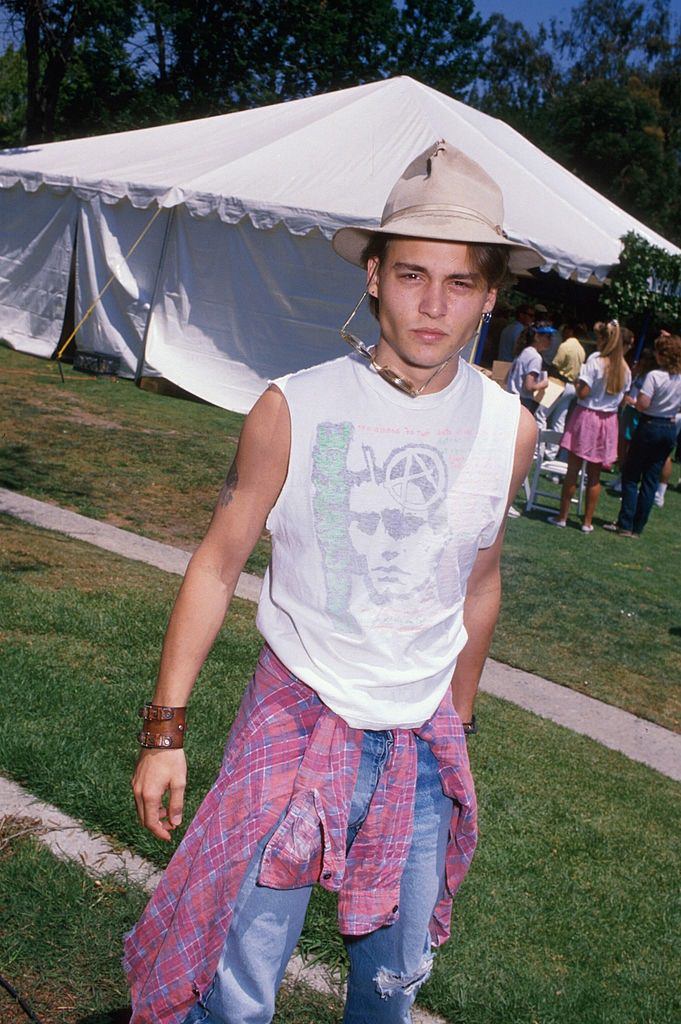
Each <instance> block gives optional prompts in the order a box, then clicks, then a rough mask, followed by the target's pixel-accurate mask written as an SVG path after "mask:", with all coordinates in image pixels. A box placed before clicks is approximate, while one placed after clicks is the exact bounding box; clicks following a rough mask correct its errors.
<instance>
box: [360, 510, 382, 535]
mask: <svg viewBox="0 0 681 1024" xmlns="http://www.w3.org/2000/svg"><path fill="white" fill-rule="evenodd" d="M380 520H381V517H380V516H379V514H378V512H357V513H355V522H356V523H357V525H358V527H359V528H360V530H361V531H362V533H366V534H369V536H373V534H374V533H376V529H377V527H378V524H379V522H380Z"/></svg>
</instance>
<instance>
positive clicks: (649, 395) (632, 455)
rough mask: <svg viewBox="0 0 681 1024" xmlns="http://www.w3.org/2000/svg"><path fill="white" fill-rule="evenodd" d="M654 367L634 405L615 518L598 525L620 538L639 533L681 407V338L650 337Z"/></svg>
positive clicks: (674, 439) (670, 442)
mask: <svg viewBox="0 0 681 1024" xmlns="http://www.w3.org/2000/svg"><path fill="white" fill-rule="evenodd" d="M655 358H656V360H657V364H658V369H656V370H651V371H650V373H648V374H647V375H646V378H645V380H644V381H643V384H642V385H641V390H640V391H639V394H638V398H637V399H636V408H637V410H638V412H639V422H638V426H637V428H636V433H635V434H634V436H633V437H632V439H631V444H630V446H629V451H628V453H627V458H626V462H625V463H624V465H623V466H622V504H621V506H620V514H619V516H618V518H617V522H616V523H605V524H604V528H605V529H606V530H610V531H611V532H613V533H619V535H620V536H621V537H639V536H640V535H641V533H642V532H643V529H644V527H645V525H646V523H647V522H648V516H649V515H650V510H651V508H652V507H653V499H654V497H655V489H656V487H657V483H658V481H659V479H660V473H661V472H662V468H663V466H664V464H665V461H666V459H667V457H668V456H669V455H670V454H671V451H672V448H673V447H674V442H675V441H676V416H677V413H678V412H679V410H680V409H681V338H680V337H679V336H678V335H676V334H672V335H665V336H661V337H659V338H658V339H657V341H656V342H655Z"/></svg>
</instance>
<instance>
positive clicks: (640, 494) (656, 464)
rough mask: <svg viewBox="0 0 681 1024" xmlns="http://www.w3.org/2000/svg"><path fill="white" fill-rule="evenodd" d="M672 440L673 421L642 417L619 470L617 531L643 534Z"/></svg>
mask: <svg viewBox="0 0 681 1024" xmlns="http://www.w3.org/2000/svg"><path fill="white" fill-rule="evenodd" d="M675 438H676V427H675V425H674V422H673V420H656V419H653V418H651V417H646V416H645V415H642V416H641V418H640V420H639V424H638V427H637V428H636V433H635V434H634V436H633V438H632V441H631V445H630V446H629V451H628V452H627V457H626V460H625V462H624V466H623V467H622V506H621V508H620V514H619V517H618V520H617V525H618V526H619V528H620V530H630V531H631V532H632V533H641V532H642V531H643V527H644V526H645V525H646V523H647V522H648V516H649V515H650V510H651V508H652V507H653V498H654V497H655V490H656V488H657V483H658V480H659V479H660V473H661V472H662V467H663V466H664V464H665V461H666V459H667V456H668V455H669V454H670V453H671V450H672V448H673V447H674V440H675ZM639 482H640V488H639Z"/></svg>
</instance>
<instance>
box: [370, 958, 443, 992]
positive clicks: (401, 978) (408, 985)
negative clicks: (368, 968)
mask: <svg viewBox="0 0 681 1024" xmlns="http://www.w3.org/2000/svg"><path fill="white" fill-rule="evenodd" d="M432 970H433V954H432V953H424V954H423V957H422V959H421V962H420V964H419V965H418V967H417V968H416V970H415V971H411V972H410V973H406V972H405V973H400V974H397V973H396V972H395V971H389V970H388V968H387V967H379V969H378V971H377V972H376V975H375V977H374V984H375V985H376V991H377V992H378V994H379V996H380V997H381V999H388V998H389V997H390V996H394V995H397V994H400V995H403V996H411V997H412V998H414V997H415V996H416V993H417V992H418V990H419V989H420V988H421V986H422V985H423V984H424V983H425V982H426V981H428V978H429V977H430V975H431V972H432Z"/></svg>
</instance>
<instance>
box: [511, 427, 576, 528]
mask: <svg viewBox="0 0 681 1024" xmlns="http://www.w3.org/2000/svg"><path fill="white" fill-rule="evenodd" d="M562 437H563V435H562V434H561V432H560V431H559V430H540V432H539V438H538V440H537V449H536V451H535V453H534V463H533V466H532V469H531V470H530V474H529V475H528V477H527V479H526V480H525V494H526V495H527V503H526V505H525V511H526V512H530V511H531V510H532V509H533V508H538V509H541V510H542V511H544V512H555V511H556V506H555V505H546V504H541V503H540V502H538V501H537V498H551V499H552V500H553V501H554V502H560V494H556V492H555V491H546V490H540V488H539V485H540V484H541V482H542V477H544V478H546V477H556V476H557V477H560V481H561V483H562V481H563V479H564V478H565V474H566V473H567V462H559V461H558V459H548V458H547V457H546V448H547V446H553V445H556V444H557V445H560V442H561V439H562ZM585 487H586V472H585V464H584V462H582V465H581V466H580V467H579V475H578V477H577V497H576V498H573V499H572V500H573V502H575V503H576V505H577V512H578V514H579V515H581V514H582V512H583V511H584V489H585Z"/></svg>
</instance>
